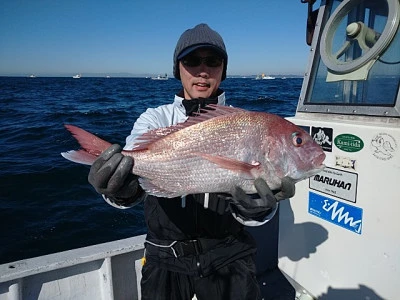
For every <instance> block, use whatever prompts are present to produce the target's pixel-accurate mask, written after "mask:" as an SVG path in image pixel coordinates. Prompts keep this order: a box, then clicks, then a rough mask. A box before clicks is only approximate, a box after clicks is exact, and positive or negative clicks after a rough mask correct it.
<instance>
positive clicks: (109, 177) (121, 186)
mask: <svg viewBox="0 0 400 300" xmlns="http://www.w3.org/2000/svg"><path fill="white" fill-rule="evenodd" d="M121 151H122V149H121V147H120V146H119V145H117V144H114V145H112V146H110V147H109V148H108V149H106V150H105V151H104V152H103V153H102V154H101V155H100V156H99V157H98V158H97V159H96V161H95V162H94V163H93V164H92V166H91V168H90V172H89V176H88V181H89V183H90V184H91V185H92V186H93V187H94V188H95V190H96V191H97V192H98V193H100V194H103V195H106V196H107V197H112V198H116V199H131V198H132V197H134V196H135V195H136V194H137V193H138V190H139V189H140V187H139V183H138V180H137V178H138V177H137V176H135V175H133V174H132V173H131V171H132V167H133V165H134V161H133V158H132V157H128V156H124V155H122V154H121ZM114 200H115V199H114Z"/></svg>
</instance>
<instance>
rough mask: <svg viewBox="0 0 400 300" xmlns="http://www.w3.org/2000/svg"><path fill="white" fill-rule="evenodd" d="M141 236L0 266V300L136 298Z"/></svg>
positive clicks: (141, 247) (138, 297) (141, 244)
mask: <svg viewBox="0 0 400 300" xmlns="http://www.w3.org/2000/svg"><path fill="white" fill-rule="evenodd" d="M144 240H145V235H140V236H135V237H132V238H127V239H123V240H118V241H113V242H109V243H104V244H98V245H93V246H89V247H83V248H78V249H74V250H69V251H64V252H59V253H54V254H50V255H44V256H40V257H35V258H31V259H26V260H20V261H16V262H12V263H6V264H3V265H0V300H5V299H7V300H29V299H52V300H57V299H79V300H84V299H90V300H93V299H140V289H138V286H140V285H139V282H140V279H141V258H142V257H143V251H144V246H143V243H144Z"/></svg>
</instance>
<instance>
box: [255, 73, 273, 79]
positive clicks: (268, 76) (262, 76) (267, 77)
mask: <svg viewBox="0 0 400 300" xmlns="http://www.w3.org/2000/svg"><path fill="white" fill-rule="evenodd" d="M255 79H256V80H268V79H275V77H273V76H270V75H265V74H264V73H263V74H261V75H257V76H256V78H255Z"/></svg>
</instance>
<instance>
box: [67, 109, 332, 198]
mask: <svg viewBox="0 0 400 300" xmlns="http://www.w3.org/2000/svg"><path fill="white" fill-rule="evenodd" d="M209 109H211V110H206V112H204V113H200V114H199V115H198V116H195V117H189V118H188V120H187V121H186V122H184V123H180V124H178V125H174V126H170V127H167V128H160V129H156V130H152V131H150V132H148V133H146V134H144V135H143V136H142V137H141V138H140V141H139V142H138V144H137V145H136V147H135V148H134V150H131V151H125V150H124V151H122V154H123V155H128V156H131V157H133V158H134V162H135V163H134V167H133V169H132V173H133V174H136V175H138V176H140V184H141V186H142V188H143V189H144V190H145V191H146V192H147V193H149V194H152V195H156V196H160V197H177V196H182V195H187V194H196V193H213V192H229V191H230V190H231V189H232V187H233V186H240V187H241V188H242V189H244V190H245V191H246V192H247V193H255V192H256V191H255V188H254V185H253V182H254V179H256V178H258V177H261V178H263V179H265V180H266V182H267V183H268V185H269V186H270V188H271V189H277V188H279V187H280V185H281V178H283V177H285V176H289V177H291V178H293V179H294V180H295V181H300V180H303V179H306V178H308V177H310V176H312V175H314V174H316V173H318V172H319V171H321V170H322V169H323V168H324V165H323V161H324V159H325V154H324V152H323V151H322V149H321V147H320V146H319V145H318V144H317V143H316V142H315V141H313V139H312V138H311V137H310V135H309V134H308V133H307V132H305V131H304V130H303V129H301V128H299V127H298V126H296V125H295V124H293V123H291V122H289V121H287V120H285V119H283V118H281V117H279V116H277V115H274V114H269V113H263V112H251V111H246V110H243V109H238V108H232V107H226V106H217V105H215V106H210V108H209ZM65 126H66V128H67V129H68V130H69V131H70V132H71V133H72V134H73V135H74V137H75V138H76V139H77V140H78V142H79V143H80V145H81V146H82V148H83V149H82V150H78V151H69V152H64V153H62V155H63V156H64V157H65V158H67V159H69V160H71V161H74V162H78V163H84V164H91V163H93V162H94V160H95V159H96V157H97V156H98V155H100V154H101V152H102V151H104V150H105V149H107V148H108V147H109V146H110V145H111V144H110V143H108V142H106V141H104V140H102V139H100V138H98V137H96V136H94V135H92V134H91V133H88V132H86V131H84V130H83V129H80V128H78V127H76V126H72V125H65Z"/></svg>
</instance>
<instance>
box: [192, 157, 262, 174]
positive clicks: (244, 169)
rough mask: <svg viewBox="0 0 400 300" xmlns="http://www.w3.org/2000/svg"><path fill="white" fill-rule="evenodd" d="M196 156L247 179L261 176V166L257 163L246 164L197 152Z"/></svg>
mask: <svg viewBox="0 0 400 300" xmlns="http://www.w3.org/2000/svg"><path fill="white" fill-rule="evenodd" d="M195 155H198V156H200V157H202V158H204V159H207V160H208V161H210V162H212V163H214V164H216V165H218V166H219V167H221V168H224V169H227V170H231V171H233V172H236V173H241V174H242V175H244V176H245V177H246V178H248V179H255V178H257V177H259V176H260V175H261V164H260V163H259V162H252V163H247V162H243V161H239V160H236V159H233V158H229V157H225V156H221V155H212V154H207V153H201V152H197V153H195Z"/></svg>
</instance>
